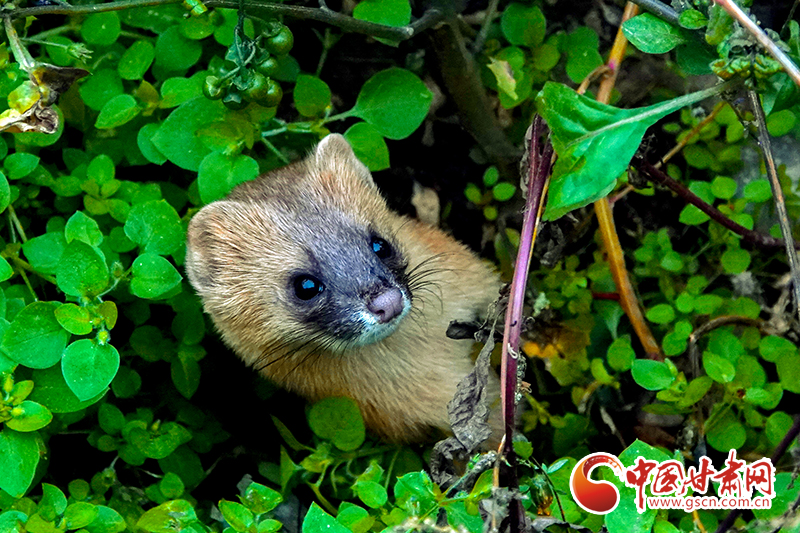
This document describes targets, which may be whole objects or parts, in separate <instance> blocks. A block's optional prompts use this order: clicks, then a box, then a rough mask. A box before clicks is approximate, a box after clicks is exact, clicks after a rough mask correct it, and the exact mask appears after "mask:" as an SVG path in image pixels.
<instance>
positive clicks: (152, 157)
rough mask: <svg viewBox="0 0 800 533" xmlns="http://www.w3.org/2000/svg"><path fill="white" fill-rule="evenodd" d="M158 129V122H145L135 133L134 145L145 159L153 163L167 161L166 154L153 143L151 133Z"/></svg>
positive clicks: (159, 163) (158, 163)
mask: <svg viewBox="0 0 800 533" xmlns="http://www.w3.org/2000/svg"><path fill="white" fill-rule="evenodd" d="M157 131H158V124H152V123H151V124H145V125H144V126H142V127H141V128H140V129H139V133H138V134H136V145H137V146H138V147H139V150H140V151H141V152H142V155H143V156H144V158H145V159H147V160H148V161H150V162H151V163H153V164H154V165H163V164H164V163H166V162H167V156H165V155H164V154H162V153H161V152H160V151H159V149H158V148H156V145H155V144H153V140H152V138H153V135H155V134H156V132H157Z"/></svg>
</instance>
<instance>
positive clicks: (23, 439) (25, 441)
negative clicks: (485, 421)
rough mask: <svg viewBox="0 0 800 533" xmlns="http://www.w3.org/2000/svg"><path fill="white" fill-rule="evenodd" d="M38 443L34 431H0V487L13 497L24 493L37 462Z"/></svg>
mask: <svg viewBox="0 0 800 533" xmlns="http://www.w3.org/2000/svg"><path fill="white" fill-rule="evenodd" d="M39 445H40V441H39V437H38V435H37V434H36V433H19V432H17V431H12V430H10V429H4V430H2V431H0V489H2V490H4V491H6V492H7V493H9V494H10V495H11V496H12V497H14V498H20V497H22V495H23V494H25V491H27V490H28V487H29V486H30V484H31V482H32V481H33V474H34V473H35V472H36V465H37V464H39Z"/></svg>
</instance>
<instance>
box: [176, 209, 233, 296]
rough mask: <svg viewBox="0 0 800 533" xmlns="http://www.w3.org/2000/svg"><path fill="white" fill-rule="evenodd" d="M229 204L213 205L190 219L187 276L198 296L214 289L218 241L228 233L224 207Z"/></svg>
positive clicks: (218, 268) (218, 251) (187, 239)
mask: <svg viewBox="0 0 800 533" xmlns="http://www.w3.org/2000/svg"><path fill="white" fill-rule="evenodd" d="M229 204H231V202H226V201H224V200H223V201H218V202H212V203H210V204H208V205H207V206H205V207H204V208H202V209H201V210H200V211H199V212H198V213H197V214H195V215H194V216H193V217H192V220H191V221H190V222H189V229H188V231H187V235H186V264H185V267H186V274H187V275H188V277H189V281H190V282H191V283H192V286H194V289H195V290H196V291H197V292H198V294H200V295H202V296H204V295H205V294H206V293H207V292H209V291H211V290H213V289H214V286H215V285H216V283H217V278H218V276H219V274H220V270H221V265H219V264H218V261H216V260H215V259H214V258H215V257H219V253H220V250H219V248H220V246H221V245H222V244H223V243H222V242H221V241H222V240H223V238H224V236H225V235H226V234H227V231H226V227H229V226H230V225H229V224H227V223H226V220H227V217H226V213H225V208H226V207H227V206H228V205H229Z"/></svg>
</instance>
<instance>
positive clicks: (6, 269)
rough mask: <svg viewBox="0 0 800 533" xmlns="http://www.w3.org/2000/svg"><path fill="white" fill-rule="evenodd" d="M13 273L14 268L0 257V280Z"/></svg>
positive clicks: (9, 276) (7, 277)
mask: <svg viewBox="0 0 800 533" xmlns="http://www.w3.org/2000/svg"><path fill="white" fill-rule="evenodd" d="M13 275H14V269H13V268H11V265H9V264H8V261H6V260H5V259H3V258H2V257H0V281H5V280H7V279H9V278H11V276H13Z"/></svg>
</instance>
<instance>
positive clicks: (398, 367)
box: [186, 134, 500, 442]
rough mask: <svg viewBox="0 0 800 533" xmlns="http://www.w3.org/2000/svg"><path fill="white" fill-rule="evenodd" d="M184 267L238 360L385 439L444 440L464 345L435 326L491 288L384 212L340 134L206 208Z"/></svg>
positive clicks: (494, 286) (475, 270) (466, 259)
mask: <svg viewBox="0 0 800 533" xmlns="http://www.w3.org/2000/svg"><path fill="white" fill-rule="evenodd" d="M186 272H187V274H188V277H189V280H190V281H191V283H192V285H193V286H194V288H195V290H196V291H197V293H198V294H199V295H200V297H201V298H202V300H203V305H204V307H205V310H206V312H207V313H208V314H209V315H211V318H212V320H213V322H214V324H215V325H216V327H217V329H218V330H219V332H220V333H221V335H222V338H223V340H224V341H225V343H226V344H227V345H229V346H230V347H231V348H232V349H233V350H234V351H235V352H236V353H237V354H238V355H239V356H240V357H241V358H242V359H243V360H244V361H245V362H246V363H247V364H249V365H252V366H253V367H255V368H257V369H258V370H259V371H260V372H261V374H263V375H264V376H265V377H266V378H268V379H270V380H272V381H273V382H275V383H276V384H278V385H280V386H282V387H284V388H286V389H289V390H291V391H294V392H296V393H298V394H300V395H301V396H304V397H305V398H307V399H309V400H311V401H317V400H320V399H322V398H326V397H330V396H346V397H349V398H352V399H353V400H355V402H356V403H357V404H358V406H359V408H360V410H361V413H362V415H363V417H364V422H365V424H366V427H367V429H369V430H370V431H372V432H373V433H375V434H377V436H378V437H380V438H382V439H385V440H389V441H395V442H413V441H420V440H424V439H426V438H430V434H431V429H432V428H438V429H440V430H443V431H445V432H448V433H449V428H450V425H449V422H448V416H447V403H448V402H449V401H450V400H451V399H452V398H453V395H454V393H455V391H456V386H457V385H458V382H459V381H460V380H461V379H462V378H463V377H464V376H465V375H466V374H467V373H468V372H470V370H471V369H472V366H473V362H472V359H471V353H472V345H473V343H472V342H470V341H469V340H452V339H449V338H447V337H446V336H445V331H446V330H447V327H448V324H449V323H450V321H451V320H462V321H469V320H474V319H475V318H477V317H479V316H480V315H483V314H485V313H486V311H487V308H488V307H489V305H490V303H491V302H492V301H493V300H494V299H495V297H496V296H497V291H498V289H499V287H500V282H499V278H498V276H497V274H496V273H495V272H494V271H493V269H492V268H491V267H490V266H489V265H488V264H486V263H485V262H484V261H482V260H481V259H479V258H478V257H477V256H476V255H475V254H474V253H473V252H472V251H470V250H469V249H468V248H467V247H465V246H464V245H462V244H460V243H458V242H457V241H456V240H455V239H453V238H452V237H450V236H449V235H447V234H446V233H444V232H443V231H441V230H440V229H438V228H436V227H433V226H430V225H427V224H424V223H421V222H419V221H417V220H414V219H412V218H410V217H406V216H401V215H398V214H396V213H394V212H392V211H391V210H390V209H389V208H388V206H387V204H386V202H385V200H384V199H383V197H382V196H381V195H380V193H379V191H378V188H377V187H376V186H375V183H374V182H373V180H372V175H371V174H370V172H369V170H367V168H366V167H365V166H364V165H363V164H362V163H361V162H360V161H359V160H358V158H357V157H356V156H355V154H354V153H353V150H352V148H351V147H350V145H349V144H348V143H347V141H346V140H345V138H344V137H342V136H341V135H337V134H331V135H328V136H327V137H325V138H324V139H323V140H322V141H321V142H320V143H319V144H318V145H317V147H316V149H315V151H314V152H313V153H312V154H311V155H310V156H308V157H307V158H306V159H304V160H302V161H299V162H297V163H293V164H291V165H289V166H287V167H284V168H282V169H278V170H275V171H273V172H270V173H267V174H265V175H263V176H261V177H259V178H257V179H256V180H253V181H250V182H246V183H242V184H241V185H238V186H237V187H236V188H235V189H234V190H233V191H232V192H231V193H230V195H229V196H228V197H227V198H225V199H223V200H219V201H216V202H213V203H210V204H208V205H207V206H205V207H203V208H202V209H201V210H200V211H199V212H198V213H197V214H196V215H195V216H194V218H192V220H191V223H190V224H189V231H188V242H187V251H186ZM492 387H493V388H494V389H495V392H496V391H497V390H499V388H498V386H497V384H496V383H493V384H492ZM494 396H497V394H494Z"/></svg>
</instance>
